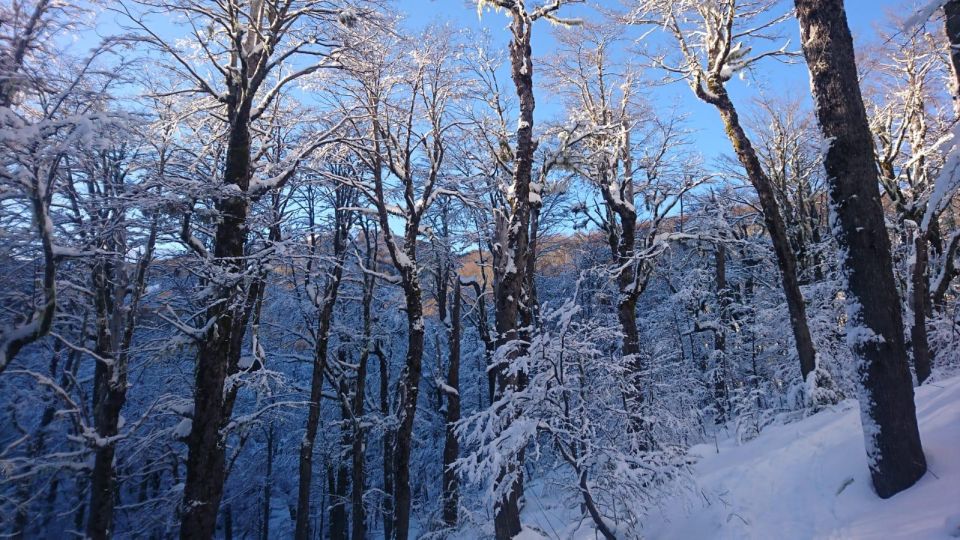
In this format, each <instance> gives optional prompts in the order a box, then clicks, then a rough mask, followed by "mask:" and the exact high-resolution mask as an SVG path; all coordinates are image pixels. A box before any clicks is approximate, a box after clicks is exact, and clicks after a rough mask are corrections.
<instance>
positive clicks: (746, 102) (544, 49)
mask: <svg viewBox="0 0 960 540" xmlns="http://www.w3.org/2000/svg"><path fill="white" fill-rule="evenodd" d="M528 1H529V2H534V1H537V0H528ZM918 1H919V0H846V10H847V18H848V22H849V24H850V27H851V29H852V30H853V34H854V44H855V46H856V47H857V48H858V49H861V48H863V47H865V46H867V45H869V44H870V43H873V42H876V41H877V39H878V38H877V32H876V30H875V28H876V27H877V26H878V25H883V24H884V23H885V21H886V19H887V15H888V13H897V14H898V15H899V16H901V17H903V16H905V15H909V14H910V13H912V9H913V7H914V5H915V4H916V3H917V2H918ZM598 4H599V5H601V6H603V5H609V6H610V7H611V8H612V7H616V6H618V5H620V2H619V1H618V0H587V5H576V6H572V11H571V7H568V8H565V9H566V10H567V11H566V13H573V14H574V15H575V16H578V17H583V18H586V19H595V20H599V17H598V16H597V14H596V11H595V10H594V8H593V6H595V5H598ZM792 5H793V2H792V0H783V2H782V5H781V6H780V7H781V8H782V9H783V10H786V9H789V8H790V7H792ZM394 6H395V7H396V8H397V9H398V10H399V11H400V12H401V13H404V14H405V15H406V16H407V25H408V27H409V28H410V29H411V30H419V29H422V28H424V27H427V26H429V25H432V24H449V25H451V26H453V27H456V28H467V29H472V30H485V31H487V32H488V33H489V34H490V35H491V37H492V39H493V40H494V42H495V44H500V45H501V46H503V47H506V40H507V37H508V31H507V29H506V25H507V23H508V18H507V16H506V15H505V14H503V13H496V12H492V11H488V12H486V13H484V14H483V16H482V17H478V15H477V9H476V7H475V6H476V4H475V3H474V0H394ZM561 13H564V12H561ZM101 15H102V18H101V19H100V23H101V24H100V28H99V33H100V34H101V35H107V34H110V33H113V32H115V31H116V26H115V23H112V21H114V20H116V16H114V15H107V14H101ZM174 27H175V25H173V24H172V22H171V26H170V28H169V30H170V31H172V32H173V33H174V34H175V33H176V31H175V30H173V28H174ZM783 31H784V32H785V33H786V34H788V38H789V39H790V42H791V46H792V48H793V49H795V50H799V34H798V29H797V25H796V22H795V21H787V22H786V23H785V24H784V25H783ZM553 32H554V29H553V27H552V26H551V25H550V24H549V23H547V22H546V21H540V23H539V27H538V28H537V29H536V31H535V34H534V42H533V48H534V54H535V55H536V56H543V55H548V54H550V53H551V52H552V50H553V48H554V45H555V41H554V38H553ZM72 38H73V41H74V45H79V46H80V47H81V48H86V47H90V46H91V45H92V44H93V43H94V42H95V41H96V40H97V39H96V37H95V36H93V35H89V34H88V35H79V36H72ZM750 75H751V76H749V77H747V79H746V80H741V79H740V78H736V77H735V78H734V79H732V80H731V81H730V82H729V83H728V89H729V91H730V94H731V96H732V97H733V99H734V103H735V104H736V105H737V106H738V108H739V109H740V110H741V114H743V113H746V112H747V111H748V109H749V108H750V105H751V101H752V100H753V99H754V98H755V97H757V96H758V95H759V94H760V92H761V91H762V92H764V93H766V94H767V95H776V96H780V95H784V96H788V97H794V98H801V99H805V100H807V102H809V79H808V75H807V70H806V66H805V65H803V64H802V62H801V63H796V64H793V65H785V64H782V63H780V62H777V61H765V62H763V63H761V65H760V66H759V68H758V69H756V70H754V72H753V73H752V74H750ZM506 78H507V74H506V73H504V79H505V80H504V82H507V81H506ZM649 94H650V99H651V102H653V103H655V104H656V105H657V106H660V107H669V108H671V109H672V110H676V111H677V112H678V113H682V114H686V115H687V116H688V118H689V121H688V125H687V127H688V128H689V129H692V130H694V135H693V137H692V139H693V142H694V143H695V144H696V147H697V149H698V150H699V151H700V152H701V153H702V154H703V155H704V157H706V158H708V159H709V158H712V157H715V156H717V155H718V154H720V153H724V152H729V151H730V143H729V141H728V140H727V138H726V136H725V134H724V132H723V130H722V127H721V124H720V119H719V117H718V115H717V113H716V111H715V110H714V109H713V108H712V107H711V106H709V105H707V104H704V103H702V102H700V101H699V100H697V99H696V98H695V97H694V96H693V95H692V92H691V91H690V89H689V88H688V87H687V86H685V85H683V84H674V85H670V86H669V87H666V88H653V89H650V90H649ZM561 113H562V110H561V107H560V105H559V104H558V103H556V101H551V100H550V99H549V96H545V95H542V92H538V93H537V118H538V120H543V119H549V118H556V117H558V116H559V115H560V114H561Z"/></svg>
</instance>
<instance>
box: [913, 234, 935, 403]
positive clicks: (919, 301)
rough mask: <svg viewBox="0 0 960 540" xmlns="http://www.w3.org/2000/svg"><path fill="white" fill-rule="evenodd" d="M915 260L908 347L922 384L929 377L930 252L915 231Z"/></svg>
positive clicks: (918, 378) (926, 240) (923, 236)
mask: <svg viewBox="0 0 960 540" xmlns="http://www.w3.org/2000/svg"><path fill="white" fill-rule="evenodd" d="M913 245H914V252H915V260H914V263H913V269H912V272H911V285H912V287H911V288H912V289H913V295H912V298H911V299H910V301H911V305H912V308H913V324H912V326H911V327H910V346H911V349H912V352H913V367H914V369H915V370H916V372H917V382H918V383H920V384H923V381H925V380H927V377H929V376H930V363H931V355H930V343H929V341H928V340H927V313H928V312H929V309H928V306H929V302H930V279H929V276H928V275H927V274H928V271H927V270H928V268H929V265H930V250H929V241H928V237H927V234H926V233H925V232H923V231H919V230H918V231H917V235H916V238H914V241H913Z"/></svg>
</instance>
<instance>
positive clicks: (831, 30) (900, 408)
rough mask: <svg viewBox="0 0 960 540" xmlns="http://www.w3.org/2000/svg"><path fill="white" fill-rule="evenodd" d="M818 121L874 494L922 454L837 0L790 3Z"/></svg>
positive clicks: (893, 488) (873, 173) (900, 484)
mask: <svg viewBox="0 0 960 540" xmlns="http://www.w3.org/2000/svg"><path fill="white" fill-rule="evenodd" d="M795 3H796V8H797V18H798V20H799V22H800V36H801V43H802V45H803V53H804V55H805V56H806V59H807V66H808V67H809V69H810V80H811V83H812V87H813V95H814V101H815V107H816V113H817V118H818V119H819V121H820V126H821V129H822V130H823V135H824V137H826V138H827V140H829V141H830V146H829V149H828V151H827V154H826V158H825V161H824V165H825V167H826V172H827V179H828V189H829V196H830V204H831V206H832V207H833V210H834V212H835V214H836V225H835V226H834V227H833V230H834V234H835V236H836V238H837V243H838V244H839V246H840V249H841V253H842V255H843V264H844V268H845V270H846V276H847V295H848V300H847V301H848V302H849V305H850V308H848V309H850V310H851V311H852V312H851V317H850V320H849V321H848V323H847V324H848V335H849V333H850V332H854V335H852V336H849V337H850V338H851V339H852V340H853V343H852V345H853V352H854V354H855V356H856V357H857V358H858V361H859V362H860V365H859V372H860V377H861V382H862V385H863V393H862V395H861V399H860V410H861V417H862V419H863V424H864V436H865V442H866V448H867V456H868V459H869V463H870V474H871V476H872V478H873V485H874V488H875V489H876V491H877V494H878V495H879V496H880V497H882V498H887V497H891V496H893V495H894V494H896V493H898V492H900V491H902V490H904V489H906V488H908V487H910V486H911V485H913V484H914V482H916V481H917V480H918V479H919V478H920V477H921V476H923V474H924V472H926V468H927V466H926V459H925V457H924V455H923V448H922V447H921V444H920V434H919V431H918V429H917V416H916V409H915V406H914V402H913V385H912V383H911V380H910V372H909V367H908V365H907V352H906V346H905V344H904V337H903V320H902V315H901V311H900V298H899V295H898V294H897V289H896V284H895V282H894V277H893V267H892V257H891V254H890V239H889V238H888V237H887V233H886V228H885V226H884V216H883V207H882V206H881V203H880V191H879V187H878V184H879V178H878V176H877V169H876V165H875V162H874V149H873V139H872V135H871V133H870V127H869V124H868V122H867V115H866V111H865V109H864V106H863V99H862V97H861V94H860V86H859V83H858V78H857V67H856V62H855V59H854V50H853V39H852V38H851V36H850V29H849V28H848V27H847V17H846V12H845V11H844V8H843V2H842V0H795Z"/></svg>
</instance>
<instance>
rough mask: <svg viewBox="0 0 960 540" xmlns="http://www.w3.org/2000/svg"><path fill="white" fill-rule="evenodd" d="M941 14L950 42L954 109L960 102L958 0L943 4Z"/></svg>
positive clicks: (959, 23)
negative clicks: (959, 98)
mask: <svg viewBox="0 0 960 540" xmlns="http://www.w3.org/2000/svg"><path fill="white" fill-rule="evenodd" d="M943 14H944V25H943V26H944V30H946V33H947V42H948V43H949V44H950V47H949V51H950V66H951V67H952V68H953V84H954V87H953V100H954V109H955V110H960V103H958V102H957V99H958V96H960V0H949V1H948V2H947V3H946V4H944V5H943Z"/></svg>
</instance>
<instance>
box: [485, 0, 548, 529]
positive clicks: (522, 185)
mask: <svg viewBox="0 0 960 540" xmlns="http://www.w3.org/2000/svg"><path fill="white" fill-rule="evenodd" d="M531 24H532V21H531V20H530V19H529V18H528V17H527V16H526V15H525V14H524V13H520V12H515V13H513V19H512V22H511V25H510V28H511V32H512V35H513V38H512V39H511V41H510V71H511V77H512V79H513V82H514V86H515V88H516V92H517V96H518V98H519V103H520V123H519V126H518V128H517V134H516V136H517V139H516V151H515V152H514V167H515V168H514V174H513V186H512V191H513V194H512V197H511V198H510V200H509V202H510V205H511V208H510V216H509V222H508V223H500V224H499V226H500V227H499V229H500V231H499V234H500V235H501V236H504V237H505V238H502V239H501V246H503V245H504V242H502V240H506V242H505V246H506V247H505V248H503V247H501V249H500V252H499V253H496V254H495V258H496V259H497V261H495V264H494V270H495V271H496V272H497V274H498V275H497V276H496V277H497V278H498V279H497V280H496V281H497V283H498V287H497V288H496V289H497V290H496V305H495V308H496V327H497V347H498V349H501V350H506V349H505V348H506V347H509V346H510V345H511V344H512V343H513V342H515V341H516V340H517V339H518V337H519V336H518V334H517V323H518V317H519V315H520V313H519V307H520V306H519V301H520V298H521V296H522V294H523V286H524V283H525V281H526V277H525V275H524V274H525V273H526V269H527V257H528V256H529V253H528V245H527V244H528V241H529V238H528V235H529V232H530V180H531V175H532V172H533V157H534V152H535V151H536V146H537V145H536V142H535V141H534V140H533V111H534V108H535V107H536V102H535V100H534V96H533V59H532V52H531V48H530V37H531V27H530V25H531ZM504 228H505V229H506V230H503V229H504ZM498 355H499V353H498ZM514 355H515V353H514V354H509V355H507V357H504V358H498V359H497V361H498V362H500V363H501V364H500V365H499V366H497V371H498V379H499V386H500V391H501V393H502V392H503V391H504V390H506V389H508V388H515V387H516V385H517V383H518V376H517V375H516V374H514V375H507V374H506V369H505V367H506V366H505V365H504V364H508V363H509V362H510V361H511V360H512V358H513V357H514ZM499 374H503V375H499ZM507 459H508V460H515V461H516V462H511V463H509V464H508V465H507V467H508V471H506V472H508V473H511V472H516V480H515V481H513V482H512V484H511V485H510V486H509V488H508V490H507V495H506V497H505V498H504V499H502V500H500V501H497V502H496V503H494V532H495V535H496V537H497V539H498V540H503V539H508V538H512V537H514V536H516V535H517V534H519V533H520V529H521V525H520V497H521V495H522V493H523V471H522V467H523V463H522V456H515V457H514V456H509V457H507ZM503 477H504V476H503V475H501V477H500V478H498V480H497V481H498V482H500V481H501V480H502V479H503Z"/></svg>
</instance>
